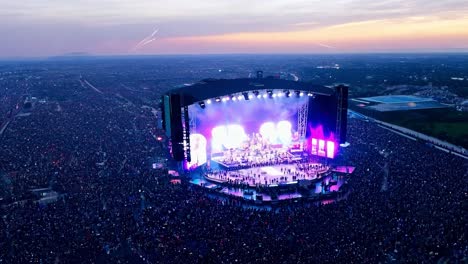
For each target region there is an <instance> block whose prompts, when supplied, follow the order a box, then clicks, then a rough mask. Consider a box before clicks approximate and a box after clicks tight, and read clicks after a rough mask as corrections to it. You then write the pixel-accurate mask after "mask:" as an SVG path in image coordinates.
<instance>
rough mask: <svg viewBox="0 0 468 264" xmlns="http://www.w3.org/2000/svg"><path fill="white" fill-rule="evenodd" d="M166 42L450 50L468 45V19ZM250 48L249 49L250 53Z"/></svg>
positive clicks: (423, 19) (414, 19)
mask: <svg viewBox="0 0 468 264" xmlns="http://www.w3.org/2000/svg"><path fill="white" fill-rule="evenodd" d="M167 41H169V42H172V43H178V44H179V46H180V45H181V44H182V45H202V46H207V45H208V46H219V47H226V48H230V49H232V52H243V51H245V50H246V47H248V49H253V51H254V52H255V51H259V49H265V50H266V51H277V50H284V51H285V52H288V50H289V51H290V52H294V50H290V49H291V48H296V49H301V50H298V51H302V52H306V51H308V50H310V51H313V50H336V51H350V50H356V49H357V50H360V49H401V48H412V49H415V48H425V49H436V48H442V49H448V48H460V47H465V48H466V47H467V46H468V17H461V18H454V19H440V18H439V17H436V16H430V17H410V18H405V19H385V20H371V21H363V22H356V23H347V24H341V25H335V26H329V27H322V28H314V29H311V30H301V31H293V32H257V33H235V34H222V35H212V36H196V37H180V38H172V39H168V40H167ZM248 49H247V50H248ZM307 49H308V50H307Z"/></svg>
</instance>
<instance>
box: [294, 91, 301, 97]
mask: <svg viewBox="0 0 468 264" xmlns="http://www.w3.org/2000/svg"><path fill="white" fill-rule="evenodd" d="M294 93H295V94H296V97H297V98H299V96H300V94H301V91H297V90H296V91H294Z"/></svg>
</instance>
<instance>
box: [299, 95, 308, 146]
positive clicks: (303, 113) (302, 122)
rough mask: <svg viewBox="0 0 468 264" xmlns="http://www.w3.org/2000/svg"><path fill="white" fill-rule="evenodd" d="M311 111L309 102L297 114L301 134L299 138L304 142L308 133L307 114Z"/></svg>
mask: <svg viewBox="0 0 468 264" xmlns="http://www.w3.org/2000/svg"><path fill="white" fill-rule="evenodd" d="M308 111H309V100H307V103H305V104H304V105H302V106H301V107H300V108H299V110H298V112H297V131H298V133H299V138H300V139H301V141H302V140H304V139H305V138H306V133H307V114H308Z"/></svg>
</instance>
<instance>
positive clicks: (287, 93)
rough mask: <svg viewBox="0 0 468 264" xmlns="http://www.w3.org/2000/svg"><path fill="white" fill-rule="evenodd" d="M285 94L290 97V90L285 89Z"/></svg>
mask: <svg viewBox="0 0 468 264" xmlns="http://www.w3.org/2000/svg"><path fill="white" fill-rule="evenodd" d="M283 93H284V95H285V96H286V97H288V98H289V95H290V94H291V93H290V92H289V90H284V91H283Z"/></svg>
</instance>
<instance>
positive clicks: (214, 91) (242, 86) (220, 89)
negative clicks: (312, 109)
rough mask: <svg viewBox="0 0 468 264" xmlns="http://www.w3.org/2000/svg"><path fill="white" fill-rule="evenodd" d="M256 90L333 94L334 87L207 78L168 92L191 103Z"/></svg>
mask: <svg viewBox="0 0 468 264" xmlns="http://www.w3.org/2000/svg"><path fill="white" fill-rule="evenodd" d="M255 90H290V91H291V92H293V91H295V90H299V91H304V92H311V93H314V94H317V95H326V96H331V95H333V94H334V93H335V92H334V90H333V89H331V88H328V87H325V86H322V85H314V84H311V83H306V82H296V81H288V80H282V79H274V78H262V79H252V78H243V79H206V80H203V81H201V82H198V83H195V84H192V85H189V86H184V87H181V88H176V89H173V90H170V91H169V92H168V93H167V94H180V95H181V96H182V97H183V98H184V99H183V101H184V103H183V105H191V104H193V103H196V102H200V101H203V100H207V99H211V98H216V97H221V96H226V95H231V94H236V93H242V92H248V91H255Z"/></svg>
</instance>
